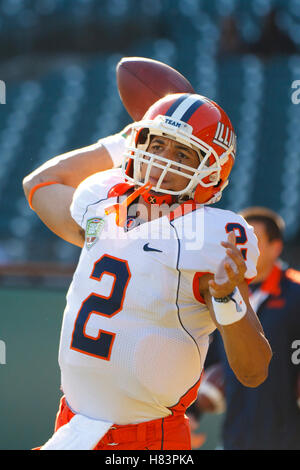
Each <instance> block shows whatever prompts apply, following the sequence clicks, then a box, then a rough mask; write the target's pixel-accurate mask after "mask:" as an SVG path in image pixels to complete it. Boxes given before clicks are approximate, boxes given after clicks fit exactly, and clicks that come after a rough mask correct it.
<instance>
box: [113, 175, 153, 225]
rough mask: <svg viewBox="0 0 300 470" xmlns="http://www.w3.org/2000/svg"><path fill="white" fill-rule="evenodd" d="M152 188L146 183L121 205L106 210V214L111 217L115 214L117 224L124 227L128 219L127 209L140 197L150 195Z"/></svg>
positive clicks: (114, 205)
mask: <svg viewBox="0 0 300 470" xmlns="http://www.w3.org/2000/svg"><path fill="white" fill-rule="evenodd" d="M151 188H152V184H151V183H149V182H148V183H146V184H144V185H143V186H141V187H140V188H138V189H136V190H135V191H134V192H133V193H132V194H130V195H129V196H128V197H127V198H126V199H125V200H124V201H123V202H121V204H113V205H112V206H109V207H107V208H106V209H105V214H106V215H109V214H112V213H113V212H115V213H116V224H117V225H118V226H119V227H123V226H124V224H125V222H126V218H127V207H128V206H129V205H130V204H131V203H132V202H133V201H134V200H135V199H136V198H137V197H138V196H140V195H143V193H145V192H147V193H148V194H149V191H150V189H151Z"/></svg>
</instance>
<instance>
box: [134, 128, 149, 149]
mask: <svg viewBox="0 0 300 470" xmlns="http://www.w3.org/2000/svg"><path fill="white" fill-rule="evenodd" d="M148 134H149V129H147V128H146V127H144V129H141V131H140V132H139V135H138V138H137V145H139V144H140V145H144V144H145V143H146V141H147V138H148Z"/></svg>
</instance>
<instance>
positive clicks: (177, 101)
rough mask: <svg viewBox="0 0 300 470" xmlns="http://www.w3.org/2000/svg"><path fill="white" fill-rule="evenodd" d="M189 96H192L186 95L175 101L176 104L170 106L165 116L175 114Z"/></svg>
mask: <svg viewBox="0 0 300 470" xmlns="http://www.w3.org/2000/svg"><path fill="white" fill-rule="evenodd" d="M189 96H190V94H189V93H186V94H185V95H182V96H181V97H180V98H178V100H176V101H174V103H173V104H172V105H171V106H170V108H169V109H168V111H167V112H166V113H165V116H172V114H173V113H174V111H176V109H177V108H178V106H179V105H180V104H181V103H182V102H183V101H184V100H185V99H186V98H188V97H189Z"/></svg>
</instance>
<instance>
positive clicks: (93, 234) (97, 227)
mask: <svg viewBox="0 0 300 470" xmlns="http://www.w3.org/2000/svg"><path fill="white" fill-rule="evenodd" d="M104 224H105V222H104V220H103V219H100V218H94V219H89V220H88V221H87V224H86V231H85V243H86V247H87V249H88V250H90V249H91V248H92V246H94V245H95V243H96V242H97V241H98V238H99V235H100V233H101V232H102V230H103V227H104Z"/></svg>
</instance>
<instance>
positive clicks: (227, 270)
mask: <svg viewBox="0 0 300 470" xmlns="http://www.w3.org/2000/svg"><path fill="white" fill-rule="evenodd" d="M235 238H236V237H235V234H234V232H230V233H229V235H228V238H227V241H226V242H222V243H221V245H222V246H223V247H224V248H226V256H225V258H224V259H223V260H222V261H221V263H220V265H219V267H218V269H217V272H216V274H215V276H214V279H212V280H210V281H209V291H210V293H211V295H212V296H213V297H216V298H220V297H226V296H227V295H229V294H231V292H232V291H233V290H234V288H235V287H236V286H238V285H239V284H240V283H242V282H243V281H244V278H245V273H246V270H247V267H246V263H245V261H244V259H243V256H242V254H241V252H240V250H239V249H238V248H237V247H236V245H235Z"/></svg>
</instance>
